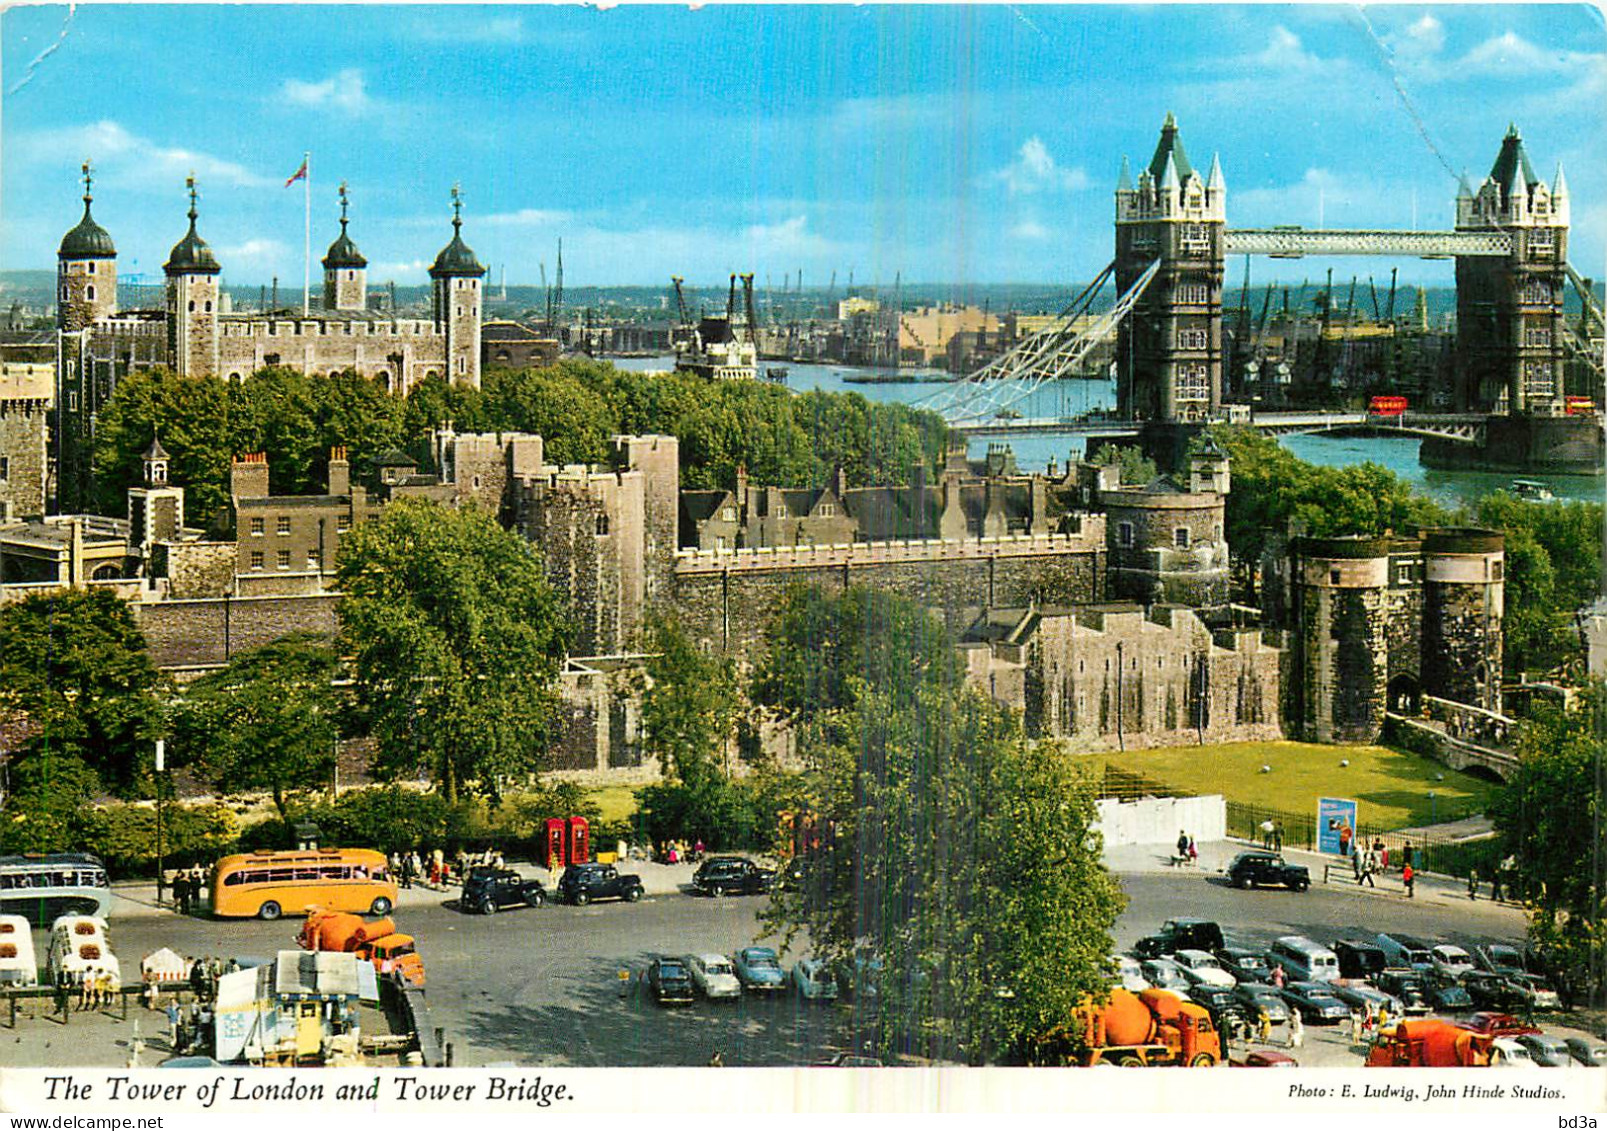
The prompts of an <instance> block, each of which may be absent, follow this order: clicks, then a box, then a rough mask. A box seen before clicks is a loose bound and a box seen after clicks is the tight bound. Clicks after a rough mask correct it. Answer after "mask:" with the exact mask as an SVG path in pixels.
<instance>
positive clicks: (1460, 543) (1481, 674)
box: [1423, 529, 1506, 711]
mask: <svg viewBox="0 0 1607 1131" xmlns="http://www.w3.org/2000/svg"><path fill="white" fill-rule="evenodd" d="M1505 551H1506V540H1505V538H1504V537H1503V536H1502V535H1501V534H1500V533H1499V532H1497V531H1494V530H1472V529H1439V530H1425V531H1424V532H1423V686H1424V687H1425V688H1428V689H1432V691H1433V694H1435V695H1437V696H1439V697H1441V698H1443V699H1454V700H1455V701H1456V702H1458V703H1468V704H1471V705H1472V706H1475V707H1482V708H1484V709H1485V710H1486V711H1500V710H1501V617H1502V614H1503V612H1504V607H1505V601H1506V597H1505V589H1506V586H1505V581H1504V575H1505V571H1506V553H1505Z"/></svg>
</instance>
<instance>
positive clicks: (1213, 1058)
mask: <svg viewBox="0 0 1607 1131" xmlns="http://www.w3.org/2000/svg"><path fill="white" fill-rule="evenodd" d="M1076 1024H1077V1026H1078V1028H1079V1030H1080V1035H1081V1038H1082V1040H1081V1042H1080V1044H1081V1046H1082V1048H1081V1051H1080V1052H1079V1053H1077V1054H1075V1058H1074V1059H1075V1060H1076V1063H1078V1064H1080V1065H1082V1066H1084V1067H1088V1066H1091V1065H1095V1064H1114V1065H1117V1066H1119V1067H1124V1068H1137V1067H1140V1066H1150V1067H1155V1066H1173V1067H1176V1066H1183V1065H1186V1066H1188V1067H1190V1068H1209V1067H1211V1066H1213V1065H1216V1064H1220V1063H1221V1061H1222V1039H1221V1036H1220V1034H1219V1033H1218V1032H1217V1029H1216V1026H1215V1025H1213V1024H1212V1023H1211V1015H1210V1013H1208V1012H1207V1011H1206V1010H1205V1009H1204V1008H1202V1007H1201V1006H1198V1005H1195V1004H1194V1003H1193V1002H1191V1001H1185V1000H1184V999H1183V998H1182V997H1180V996H1179V995H1178V994H1175V993H1173V992H1172V991H1170V990H1156V989H1149V990H1140V991H1139V992H1138V993H1136V994H1135V993H1133V992H1131V991H1130V990H1125V989H1122V988H1120V987H1114V988H1112V989H1111V991H1110V997H1109V999H1108V1000H1106V1001H1105V1002H1104V1004H1100V1003H1098V1002H1095V1001H1093V1000H1091V999H1090V1000H1086V1001H1084V1002H1083V1004H1082V1005H1081V1006H1080V1007H1079V1009H1078V1010H1077V1014H1076Z"/></svg>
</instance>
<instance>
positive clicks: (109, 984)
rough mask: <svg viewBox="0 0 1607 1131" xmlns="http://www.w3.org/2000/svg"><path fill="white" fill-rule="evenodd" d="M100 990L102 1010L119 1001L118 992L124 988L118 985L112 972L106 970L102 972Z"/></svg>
mask: <svg viewBox="0 0 1607 1131" xmlns="http://www.w3.org/2000/svg"><path fill="white" fill-rule="evenodd" d="M99 989H100V1006H101V1008H102V1009H107V1008H109V1007H110V1006H111V1004H112V1002H114V1001H116V1000H117V992H118V991H119V990H120V989H122V987H121V986H120V985H118V982H117V978H116V977H115V976H114V975H113V974H112V972H111V970H110V969H105V970H102V971H101V972H100V986H99Z"/></svg>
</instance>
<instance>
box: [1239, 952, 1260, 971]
mask: <svg viewBox="0 0 1607 1131" xmlns="http://www.w3.org/2000/svg"><path fill="white" fill-rule="evenodd" d="M1233 962H1234V965H1236V966H1242V967H1244V968H1245V969H1246V970H1265V969H1266V968H1267V964H1266V961H1265V960H1264V959H1263V958H1262V957H1261V956H1260V955H1259V954H1241V955H1239V956H1238V957H1236V958H1235V959H1234V960H1233Z"/></svg>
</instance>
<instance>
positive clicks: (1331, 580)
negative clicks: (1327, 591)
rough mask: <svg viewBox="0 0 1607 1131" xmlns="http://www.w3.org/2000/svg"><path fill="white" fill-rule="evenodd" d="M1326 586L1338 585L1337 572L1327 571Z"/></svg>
mask: <svg viewBox="0 0 1607 1131" xmlns="http://www.w3.org/2000/svg"><path fill="white" fill-rule="evenodd" d="M1328 584H1329V585H1338V584H1339V571H1338V570H1337V569H1331V570H1329V571H1328Z"/></svg>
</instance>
